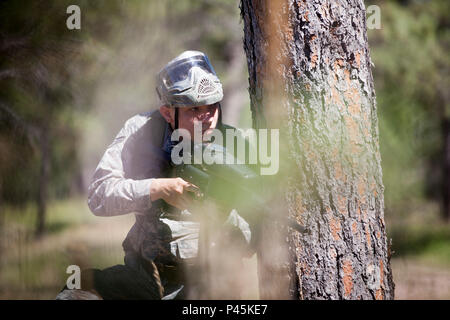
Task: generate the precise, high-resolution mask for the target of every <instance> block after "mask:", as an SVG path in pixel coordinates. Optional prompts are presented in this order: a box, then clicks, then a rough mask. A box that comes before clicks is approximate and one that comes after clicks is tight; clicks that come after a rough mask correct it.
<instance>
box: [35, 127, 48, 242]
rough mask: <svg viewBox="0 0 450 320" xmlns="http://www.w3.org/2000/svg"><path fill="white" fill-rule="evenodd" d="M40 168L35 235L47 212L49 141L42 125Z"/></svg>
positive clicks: (43, 229) (43, 223)
mask: <svg viewBox="0 0 450 320" xmlns="http://www.w3.org/2000/svg"><path fill="white" fill-rule="evenodd" d="M40 152H41V168H40V173H39V190H38V193H37V210H38V211H37V223H36V236H37V237H39V236H41V235H42V234H43V233H44V231H45V216H46V212H47V193H48V191H47V190H48V179H49V170H50V141H49V132H48V128H46V127H45V126H44V127H43V129H42V131H41V135H40Z"/></svg>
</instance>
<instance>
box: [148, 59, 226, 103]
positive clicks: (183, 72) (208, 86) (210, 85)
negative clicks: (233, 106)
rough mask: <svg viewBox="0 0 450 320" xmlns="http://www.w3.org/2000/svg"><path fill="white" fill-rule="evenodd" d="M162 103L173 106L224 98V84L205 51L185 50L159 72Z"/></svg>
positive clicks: (159, 91)
mask: <svg viewBox="0 0 450 320" xmlns="http://www.w3.org/2000/svg"><path fill="white" fill-rule="evenodd" d="M156 83H157V85H156V92H157V93H158V96H159V98H160V99H161V102H162V103H163V104H165V105H169V106H173V107H177V108H179V107H192V106H202V105H210V104H214V103H216V102H219V101H221V100H222V98H223V91H222V84H221V83H220V80H219V78H218V77H217V75H216V73H215V71H214V69H213V67H212V65H211V63H210V62H209V59H208V57H207V56H206V54H204V53H203V52H200V51H185V52H183V53H182V54H180V55H179V56H178V57H176V58H175V59H173V60H172V61H170V62H169V63H168V64H167V65H166V66H165V67H164V68H163V69H161V71H160V72H159V73H158V75H157V79H156Z"/></svg>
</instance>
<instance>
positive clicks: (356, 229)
mask: <svg viewBox="0 0 450 320" xmlns="http://www.w3.org/2000/svg"><path fill="white" fill-rule="evenodd" d="M352 232H353V234H354V235H356V234H357V232H358V225H357V223H356V221H353V223H352Z"/></svg>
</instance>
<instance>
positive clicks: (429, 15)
mask: <svg viewBox="0 0 450 320" xmlns="http://www.w3.org/2000/svg"><path fill="white" fill-rule="evenodd" d="M377 4H378V5H380V7H381V25H382V29H381V30H369V42H370V48H371V56H372V60H373V62H374V64H375V68H374V70H373V73H374V80H375V85H376V93H377V102H378V116H379V126H380V131H379V132H380V146H381V154H382V167H383V182H384V184H385V187H386V192H385V202H386V208H387V212H389V213H391V212H392V213H393V214H394V213H395V214H396V213H399V212H400V211H403V212H408V210H409V209H410V206H411V204H413V203H416V202H417V201H427V198H429V197H431V198H432V199H439V196H438V195H439V193H440V191H439V188H440V185H441V183H442V181H441V179H440V165H441V163H440V161H439V160H440V154H441V150H442V139H441V121H442V119H443V117H444V116H445V109H446V108H448V101H447V102H446V100H445V97H444V96H445V95H446V92H447V90H448V86H449V73H448V71H449V68H450V63H449V62H450V61H449V57H448V53H447V48H448V44H449V41H450V37H449V36H450V33H449V30H448V28H447V27H446V24H448V14H449V12H450V10H449V9H450V7H449V2H448V1H445V0H444V1H406V2H405V1H403V2H395V1H388V2H377ZM367 5H368V4H367Z"/></svg>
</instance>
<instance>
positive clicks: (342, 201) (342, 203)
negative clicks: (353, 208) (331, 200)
mask: <svg viewBox="0 0 450 320" xmlns="http://www.w3.org/2000/svg"><path fill="white" fill-rule="evenodd" d="M347 209H348V208H347V198H346V197H344V196H342V195H340V194H339V195H338V210H339V212H340V213H342V214H343V215H347V213H348V212H347V211H348V210H347Z"/></svg>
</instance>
